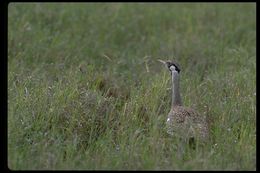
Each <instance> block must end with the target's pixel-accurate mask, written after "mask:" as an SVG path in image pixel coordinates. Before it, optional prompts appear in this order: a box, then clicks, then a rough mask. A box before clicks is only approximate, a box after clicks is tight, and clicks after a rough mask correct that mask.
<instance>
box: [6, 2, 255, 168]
mask: <svg viewBox="0 0 260 173" xmlns="http://www.w3.org/2000/svg"><path fill="white" fill-rule="evenodd" d="M157 59H164V60H167V59H171V60H176V61H177V62H178V63H179V64H180V66H181V95H182V98H183V102H184V105H186V106H190V107H193V108H195V109H196V110H197V111H198V112H200V113H201V114H203V115H206V116H207V117H208V119H209V122H210V136H211V139H210V141H209V142H208V144H207V145H205V146H203V147H200V146H199V147H197V148H196V149H191V148H190V147H189V146H188V145H185V146H184V149H185V150H184V153H183V155H182V156H181V157H180V156H178V154H177V153H178V147H177V146H178V144H179V142H178V140H177V139H176V138H173V137H170V136H167V134H166V133H165V121H166V116H167V113H168V112H169V110H170V103H171V90H170V89H169V88H170V87H171V80H170V73H169V71H168V70H167V69H165V67H164V66H162V65H161V64H160V63H159V62H158V61H156V60H157ZM7 126H8V167H9V168H10V169H12V170H26V169H32V170H37V169H48V170H49V169H55V170H63V169H77V170H85V169H86V170H93V169H109V170H256V5H255V4H254V3H251V4H250V3H246V4H242V3H240V4H236V3H230V4H227V3H226V4H221V3H217V4H214V3H205V4H200V3H196V4H190V3H183V4H182V3H168V4H166V3H164V4H160V3H155V4H152V3H149V4H143V3H138V4H131V3H128V4H120V3H107V4H105V3H102V4H98V3H96V4H91V3H85V4H84V3H82V4H80V3H75V4H73V3H70V4H55V3H44V4H40V3H35V4H30V3H23V4H19V3H11V4H9V6H8V124H7Z"/></svg>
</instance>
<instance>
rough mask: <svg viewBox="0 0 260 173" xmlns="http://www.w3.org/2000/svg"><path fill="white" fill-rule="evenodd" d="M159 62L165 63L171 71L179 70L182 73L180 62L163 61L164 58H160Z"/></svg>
mask: <svg viewBox="0 0 260 173" xmlns="http://www.w3.org/2000/svg"><path fill="white" fill-rule="evenodd" d="M158 61H159V62H161V63H163V64H164V65H165V66H166V68H168V69H169V70H170V72H174V71H176V72H178V73H180V71H181V69H180V66H179V64H178V63H176V62H174V61H169V60H168V61H163V60H160V59H158Z"/></svg>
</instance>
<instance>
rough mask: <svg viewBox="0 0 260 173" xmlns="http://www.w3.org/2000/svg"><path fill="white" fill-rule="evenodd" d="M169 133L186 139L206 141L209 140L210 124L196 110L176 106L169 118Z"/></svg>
mask: <svg viewBox="0 0 260 173" xmlns="http://www.w3.org/2000/svg"><path fill="white" fill-rule="evenodd" d="M166 124H167V132H168V133H169V134H171V135H174V136H179V137H182V138H185V139H188V138H195V139H198V138H199V139H200V140H202V141H205V140H207V139H208V136H209V134H208V124H207V121H206V118H205V117H203V116H201V115H199V114H198V113H197V112H196V111H195V110H193V109H191V108H188V107H184V106H174V107H172V109H171V111H170V112H169V114H168V117H167V122H166Z"/></svg>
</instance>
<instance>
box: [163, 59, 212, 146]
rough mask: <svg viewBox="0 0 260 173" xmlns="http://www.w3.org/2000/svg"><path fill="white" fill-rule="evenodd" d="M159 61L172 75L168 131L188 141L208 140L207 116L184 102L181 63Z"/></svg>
mask: <svg viewBox="0 0 260 173" xmlns="http://www.w3.org/2000/svg"><path fill="white" fill-rule="evenodd" d="M158 61H159V62H161V63H163V64H165V66H166V67H167V68H168V69H169V70H170V72H171V77H172V104H171V110H170V112H169V114H168V117H167V121H166V127H167V133H168V134H170V135H173V136H178V137H181V138H182V139H183V138H184V139H185V140H186V141H187V140H190V139H195V140H196V141H198V140H197V139H199V140H200V141H207V139H208V136H209V128H208V123H207V121H206V118H205V117H203V116H201V115H200V114H198V113H197V112H196V111H195V110H193V109H192V108H188V107H185V106H183V104H182V99H181V94H180V82H179V81H180V67H179V65H178V64H177V63H175V62H171V61H162V60H158Z"/></svg>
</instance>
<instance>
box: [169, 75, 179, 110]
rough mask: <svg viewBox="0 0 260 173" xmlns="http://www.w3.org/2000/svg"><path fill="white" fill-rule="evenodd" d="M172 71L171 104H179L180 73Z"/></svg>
mask: <svg viewBox="0 0 260 173" xmlns="http://www.w3.org/2000/svg"><path fill="white" fill-rule="evenodd" d="M171 73H172V106H181V105H182V101H181V95H180V75H179V73H178V72H176V71H173V72H171Z"/></svg>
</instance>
